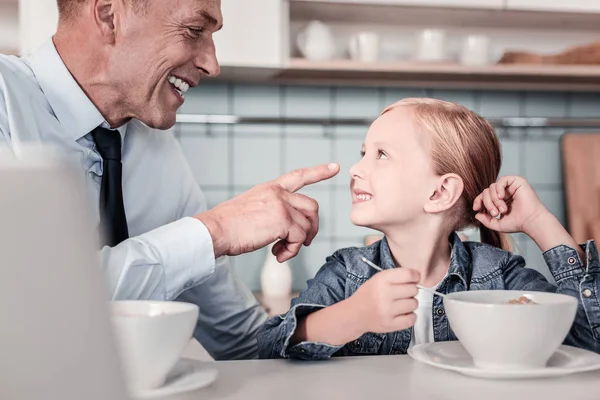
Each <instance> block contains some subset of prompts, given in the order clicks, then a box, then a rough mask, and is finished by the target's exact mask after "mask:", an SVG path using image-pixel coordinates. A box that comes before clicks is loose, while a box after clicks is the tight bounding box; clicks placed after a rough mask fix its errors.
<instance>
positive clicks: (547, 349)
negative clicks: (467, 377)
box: [444, 290, 577, 370]
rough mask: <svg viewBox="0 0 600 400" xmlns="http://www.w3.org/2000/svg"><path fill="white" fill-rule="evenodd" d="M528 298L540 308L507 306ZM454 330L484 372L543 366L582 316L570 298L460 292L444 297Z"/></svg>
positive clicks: (514, 292)
mask: <svg viewBox="0 0 600 400" xmlns="http://www.w3.org/2000/svg"><path fill="white" fill-rule="evenodd" d="M521 296H525V297H527V298H529V299H530V300H533V302H535V304H507V302H508V301H509V300H512V299H518V298H520V297H521ZM444 308H445V309H446V314H447V316H448V321H449V322H450V327H451V328H452V330H453V331H454V333H455V334H456V337H457V338H458V340H459V341H460V342H461V344H462V345H463V346H464V347H465V349H466V350H467V351H468V352H469V354H470V355H471V357H473V362H474V364H475V365H476V366H477V367H479V368H485V369H497V370H524V369H531V368H543V367H545V366H546V364H547V362H548V360H549V359H550V357H551V356H552V354H554V352H555V351H556V350H557V349H558V347H559V346H560V345H561V344H562V342H563V341H564V340H565V338H566V336H567V334H568V333H569V330H570V329H571V325H572V324H573V321H574V319H575V313H576V312H577V299H575V298H574V297H571V296H567V295H562V294H555V293H545V292H523V291H508V290H473V291H466V292H456V293H452V294H449V295H447V296H446V297H445V298H444Z"/></svg>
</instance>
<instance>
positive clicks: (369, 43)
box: [348, 32, 379, 62]
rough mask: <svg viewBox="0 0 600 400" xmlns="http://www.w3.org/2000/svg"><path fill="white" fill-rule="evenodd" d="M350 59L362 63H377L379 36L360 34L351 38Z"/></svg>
mask: <svg viewBox="0 0 600 400" xmlns="http://www.w3.org/2000/svg"><path fill="white" fill-rule="evenodd" d="M348 52H349V53H350V58H351V59H352V60H354V61H360V62H375V61H377V60H378V59H379V36H378V35H377V34H376V33H373V32H360V33H357V34H356V35H354V36H352V37H351V38H350V42H349V44H348Z"/></svg>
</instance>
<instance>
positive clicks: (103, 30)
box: [90, 0, 118, 44]
mask: <svg viewBox="0 0 600 400" xmlns="http://www.w3.org/2000/svg"><path fill="white" fill-rule="evenodd" d="M90 3H91V5H90V6H91V7H92V10H91V12H92V13H93V16H94V23H95V24H96V27H97V29H98V32H99V33H100V35H101V36H102V38H103V42H105V43H111V44H112V43H114V42H115V33H116V32H115V26H116V21H115V18H116V13H115V11H116V10H115V8H116V7H118V4H117V3H118V2H117V1H115V0H92V1H91V2H90Z"/></svg>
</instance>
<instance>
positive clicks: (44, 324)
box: [0, 149, 127, 400]
mask: <svg viewBox="0 0 600 400" xmlns="http://www.w3.org/2000/svg"><path fill="white" fill-rule="evenodd" d="M21 150H22V152H21V156H20V158H19V159H18V160H17V159H15V158H14V157H11V156H8V155H7V153H0V257H1V258H0V399H6V400H40V399H50V400H55V399H56V400H59V399H60V400H82V399H86V400H107V399H111V400H121V399H122V400H125V399H127V396H126V391H125V384H124V380H123V378H122V375H121V370H120V364H119V362H118V355H117V351H116V347H115V344H114V343H113V338H112V331H111V329H110V324H109V323H110V321H109V314H108V303H107V300H106V299H107V295H106V293H107V292H106V290H105V287H104V282H103V278H102V275H101V272H100V269H99V266H98V265H97V260H96V253H95V250H94V247H93V243H95V237H93V232H94V229H93V228H92V226H91V223H90V222H89V221H87V220H86V215H87V213H86V207H87V206H86V204H87V203H86V201H85V200H84V195H83V190H82V185H81V182H79V181H78V179H77V175H76V174H75V173H74V171H75V169H68V168H67V167H66V166H65V165H64V164H61V163H59V162H57V161H56V160H55V159H54V158H52V157H50V156H47V152H46V150H44V154H40V153H39V152H36V151H31V152H28V151H27V150H26V149H21Z"/></svg>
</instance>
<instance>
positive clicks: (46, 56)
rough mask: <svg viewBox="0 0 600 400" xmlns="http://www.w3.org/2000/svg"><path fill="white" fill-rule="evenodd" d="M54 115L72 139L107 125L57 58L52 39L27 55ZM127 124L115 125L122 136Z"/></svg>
mask: <svg viewBox="0 0 600 400" xmlns="http://www.w3.org/2000/svg"><path fill="white" fill-rule="evenodd" d="M27 61H28V62H29V65H30V67H31V69H32V71H33V73H34V75H35V77H36V79H37V81H38V83H39V85H40V88H41V89H42V91H43V92H44V95H45V96H46V99H47V100H48V103H49V104H50V107H51V108H52V111H53V112H54V115H55V116H56V118H57V119H58V121H59V122H60V124H61V125H63V126H64V127H65V129H66V131H67V132H69V133H70V134H71V135H72V137H73V140H79V139H81V138H82V137H84V136H85V135H87V134H88V133H90V132H91V131H92V130H93V129H94V128H96V127H98V126H100V125H102V126H103V127H105V128H109V124H108V123H107V122H106V121H105V119H104V117H103V116H102V114H100V111H98V109H97V108H96V106H95V105H94V103H92V101H91V100H90V99H89V98H88V97H87V96H86V94H85V93H84V92H83V90H82V89H81V87H79V84H78V83H77V82H76V81H75V79H74V78H73V76H72V75H71V73H70V72H69V70H68V69H67V67H66V65H65V64H64V62H63V61H62V59H61V58H60V55H59V54H58V51H57V50H56V47H55V46H54V42H53V41H52V38H50V39H48V41H46V43H44V44H43V45H42V46H41V47H40V48H39V50H38V51H36V52H35V53H33V54H32V55H31V56H29V57H28V58H27ZM126 127H127V124H125V125H123V126H122V127H120V128H118V130H119V132H120V134H121V137H123V136H124V135H125V131H126Z"/></svg>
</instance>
